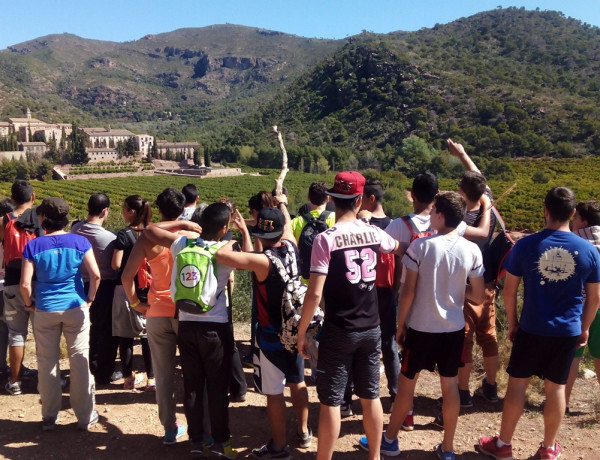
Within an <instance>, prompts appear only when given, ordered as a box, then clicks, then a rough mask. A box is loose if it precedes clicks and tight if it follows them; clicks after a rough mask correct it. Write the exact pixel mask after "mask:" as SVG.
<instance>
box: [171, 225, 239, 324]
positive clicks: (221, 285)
mask: <svg viewBox="0 0 600 460" xmlns="http://www.w3.org/2000/svg"><path fill="white" fill-rule="evenodd" d="M187 241H188V238H187V236H185V235H182V236H180V237H179V238H177V239H176V240H175V241H174V242H173V244H172V245H171V254H172V256H173V271H172V273H171V298H172V299H173V300H174V299H175V286H176V284H175V282H176V280H177V276H178V274H179V270H178V268H177V254H179V251H181V250H182V249H183V248H185V247H186V246H187ZM206 243H207V244H209V245H212V244H218V242H217V241H206ZM215 263H216V262H215ZM232 270H233V267H229V266H227V265H223V264H217V301H216V303H215V305H214V307H213V308H211V309H210V310H209V311H207V312H206V313H198V314H194V313H188V312H185V311H183V310H180V311H179V321H200V322H211V323H227V322H228V321H229V316H228V314H227V305H228V296H227V282H228V281H229V275H230V274H231V272H232Z"/></svg>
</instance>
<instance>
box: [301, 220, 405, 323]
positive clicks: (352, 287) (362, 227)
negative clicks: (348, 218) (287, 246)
mask: <svg viewBox="0 0 600 460" xmlns="http://www.w3.org/2000/svg"><path fill="white" fill-rule="evenodd" d="M395 247H396V241H395V240H394V239H393V238H392V237H391V236H389V235H388V234H387V233H385V231H383V230H381V229H380V228H378V227H375V226H373V225H369V224H367V223H365V222H363V221H362V220H356V221H353V222H341V223H336V224H335V225H334V226H333V227H331V228H330V229H328V230H326V231H324V232H323V233H320V234H319V235H317V237H316V238H315V241H314V243H313V248H312V257H311V261H310V272H311V273H316V274H321V275H327V278H326V279H325V286H324V288H323V297H324V299H325V322H326V323H327V322H330V323H332V324H334V325H335V326H337V327H340V328H343V329H346V330H358V329H369V328H372V327H376V326H378V325H379V312H378V308H377V291H376V289H375V271H376V267H377V253H378V252H379V251H381V252H383V253H389V252H392V251H393V250H394V248H395Z"/></svg>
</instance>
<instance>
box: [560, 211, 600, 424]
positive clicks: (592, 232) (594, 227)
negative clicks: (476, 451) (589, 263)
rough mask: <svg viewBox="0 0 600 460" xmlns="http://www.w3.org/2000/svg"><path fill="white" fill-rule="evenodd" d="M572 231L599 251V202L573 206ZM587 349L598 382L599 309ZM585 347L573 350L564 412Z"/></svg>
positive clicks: (599, 358)
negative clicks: (573, 355) (573, 354)
mask: <svg viewBox="0 0 600 460" xmlns="http://www.w3.org/2000/svg"><path fill="white" fill-rule="evenodd" d="M572 226H573V233H575V234H576V235H579V236H580V237H582V238H585V239H586V240H588V241H589V242H590V243H592V244H593V245H594V246H596V249H598V250H599V251H600V203H598V202H596V201H582V202H580V203H577V206H576V207H575V217H574V218H573V223H572ZM587 346H588V351H589V353H590V355H591V357H592V359H593V360H594V367H595V368H596V377H597V378H598V382H599V383H600V310H598V313H596V318H595V319H594V321H593V322H592V325H591V326H590V338H589V340H588V344H587ZM584 349H585V347H580V348H578V349H577V351H576V352H575V358H574V359H573V364H571V371H570V372H569V380H568V381H567V387H566V388H565V400H566V403H567V406H566V410H565V412H566V413H567V414H568V413H569V399H570V398H571V390H572V389H573V384H574V383H575V379H576V378H577V374H578V373H579V363H580V362H581V358H582V357H583V351H584Z"/></svg>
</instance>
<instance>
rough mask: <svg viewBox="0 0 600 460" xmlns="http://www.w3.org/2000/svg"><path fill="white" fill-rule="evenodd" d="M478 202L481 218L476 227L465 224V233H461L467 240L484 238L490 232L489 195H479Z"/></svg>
mask: <svg viewBox="0 0 600 460" xmlns="http://www.w3.org/2000/svg"><path fill="white" fill-rule="evenodd" d="M479 203H480V205H481V209H482V211H483V212H482V214H481V219H479V224H478V225H477V227H471V226H469V225H467V227H466V228H465V233H464V234H463V236H464V237H465V238H466V239H468V240H469V241H478V240H485V239H486V238H487V237H488V236H489V234H490V219H491V214H492V204H491V201H490V197H489V196H487V193H484V194H483V195H481V198H480V200H479Z"/></svg>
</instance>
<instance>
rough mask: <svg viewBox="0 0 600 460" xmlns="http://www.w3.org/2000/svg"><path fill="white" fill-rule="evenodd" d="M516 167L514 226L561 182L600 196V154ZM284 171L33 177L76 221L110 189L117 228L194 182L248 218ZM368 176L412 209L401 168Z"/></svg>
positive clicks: (1, 191) (503, 207) (304, 181)
mask: <svg viewBox="0 0 600 460" xmlns="http://www.w3.org/2000/svg"><path fill="white" fill-rule="evenodd" d="M510 166H511V168H512V170H513V171H514V173H515V179H514V180H511V181H500V180H490V186H491V188H492V191H493V192H494V196H495V197H499V196H500V195H501V194H502V192H504V190H506V189H508V188H509V187H510V186H511V185H512V184H513V183H515V182H516V183H517V187H516V189H515V190H513V191H512V192H511V193H510V194H509V195H508V196H506V197H505V198H503V199H502V200H501V201H500V202H499V203H498V209H499V210H500V212H501V213H502V215H503V217H504V220H505V221H506V225H507V227H508V228H509V229H511V230H519V231H536V230H539V229H540V228H542V227H543V225H544V213H543V200H544V196H545V194H546V192H547V191H548V189H550V188H551V187H554V186H558V185H564V186H567V187H570V188H572V189H573V190H574V191H575V194H576V196H577V199H578V200H588V199H598V198H599V192H598V191H597V189H598V185H597V178H598V176H600V159H599V158H588V159H583V160H582V159H577V160H564V159H561V160H527V161H512V162H511V163H510ZM263 172H264V171H263ZM278 174H279V172H278V171H275V170H273V171H272V172H271V173H269V174H262V175H258V176H255V175H243V176H236V177H223V178H210V179H202V180H199V179H198V180H193V179H190V178H189V177H174V176H154V177H149V176H132V177H127V178H106V179H83V180H73V181H68V180H67V181H47V182H40V181H32V184H33V187H34V189H35V192H36V203H38V204H39V203H40V202H41V200H42V199H44V198H46V197H50V196H60V197H62V198H64V199H65V200H66V201H67V202H68V203H69V204H70V205H71V213H70V216H71V219H73V220H75V219H84V218H85V217H86V215H87V201H88V198H89V196H90V194H92V193H98V192H104V193H106V194H107V195H108V196H109V197H110V199H111V211H110V213H109V217H108V221H107V223H106V227H107V228H109V229H111V230H114V231H116V230H119V229H121V228H123V227H125V221H124V220H123V219H122V217H121V205H122V203H123V200H124V199H125V197H127V196H128V195H133V194H139V195H141V196H143V197H144V198H146V199H148V200H150V201H152V202H153V201H154V199H155V198H156V196H157V195H158V194H159V193H160V192H161V191H162V190H163V189H165V188H166V187H174V188H176V189H178V190H181V188H182V187H183V186H184V185H185V184H187V183H189V182H190V181H191V180H193V181H194V182H195V183H196V185H197V186H198V189H199V190H200V200H201V201H205V202H207V203H211V202H214V201H216V200H218V199H220V198H222V197H229V198H231V199H233V200H234V201H235V202H236V203H237V205H238V207H239V209H240V211H241V212H242V214H244V215H245V216H247V217H248V216H249V212H248V207H247V203H248V198H249V197H250V196H251V195H252V194H255V193H256V192H258V191H260V190H267V191H271V190H272V189H273V186H274V179H275V178H276V177H277V175H278ZM365 175H367V176H369V177H376V178H379V179H380V180H381V181H382V183H383V185H384V187H385V189H386V196H385V197H384V207H385V209H386V212H387V213H388V214H389V215H390V216H392V217H398V216H401V215H404V214H407V213H408V212H410V211H411V205H410V203H409V201H408V199H407V197H406V193H405V191H406V190H407V189H409V188H410V185H411V182H412V181H411V179H408V178H406V177H404V176H403V175H402V174H400V173H398V172H397V171H391V172H384V173H377V172H376V171H372V170H369V171H366V172H365ZM316 180H323V181H325V182H327V183H329V184H331V183H332V181H333V174H326V175H315V174H305V173H299V172H294V171H292V172H290V173H289V174H288V175H287V177H286V179H285V185H286V187H287V188H288V190H289V202H290V206H289V208H290V210H291V211H292V213H293V212H294V210H297V209H298V208H299V207H300V206H301V205H302V204H303V203H304V202H305V201H306V196H307V194H308V187H309V185H310V184H311V183H312V182H314V181H316ZM10 187H11V184H10V183H8V182H0V196H10ZM440 189H442V190H455V189H456V179H440ZM153 216H154V221H158V218H159V217H158V210H157V208H156V207H155V206H153ZM250 285H251V281H250V276H249V274H248V272H239V273H238V274H237V276H236V289H235V290H234V296H233V305H234V306H235V308H234V320H236V321H243V320H247V319H248V318H249V312H250Z"/></svg>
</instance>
